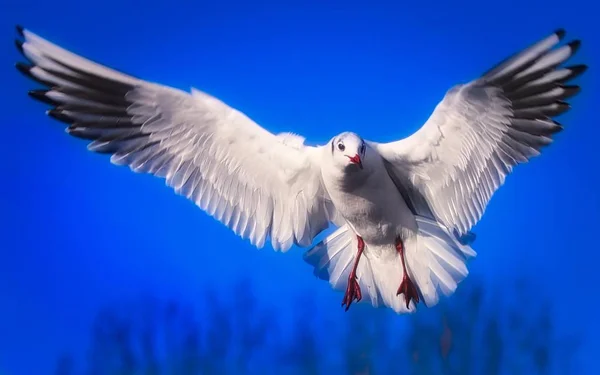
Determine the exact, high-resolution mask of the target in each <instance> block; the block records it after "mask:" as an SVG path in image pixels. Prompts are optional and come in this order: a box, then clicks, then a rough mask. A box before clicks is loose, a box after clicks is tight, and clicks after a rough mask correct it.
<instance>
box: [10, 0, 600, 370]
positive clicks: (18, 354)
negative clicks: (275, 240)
mask: <svg viewBox="0 0 600 375" xmlns="http://www.w3.org/2000/svg"><path fill="white" fill-rule="evenodd" d="M283 3H284V2H276V1H272V2H243V1H231V0H226V1H211V2H204V1H189V2H177V1H169V2H150V1H147V2H144V1H131V2H125V1H122V0H120V1H115V0H107V1H101V2H93V3H92V2H90V3H86V2H83V1H39V0H29V1H17V0H1V1H0V51H1V53H0V83H1V85H0V87H1V88H0V99H1V100H0V102H1V103H2V107H1V109H2V124H0V126H1V128H2V133H1V134H2V135H1V137H0V144H1V147H0V160H2V163H0V176H1V177H0V178H1V179H2V182H1V183H0V189H1V190H0V192H1V194H0V218H1V220H2V222H1V225H0V235H1V238H2V240H1V242H0V249H1V250H0V251H1V252H0V293H1V300H0V373H2V374H8V375H32V374H36V375H37V374H40V375H41V374H48V373H50V371H51V370H52V369H53V367H54V364H55V360H56V357H57V355H58V354H59V353H61V352H63V351H70V352H74V353H76V354H81V355H83V353H84V351H83V349H82V348H83V347H84V346H85V344H87V342H88V341H87V340H88V334H89V326H90V323H91V321H92V319H93V317H94V314H95V313H96V311H97V310H98V309H99V308H100V307H102V306H104V305H106V304H108V303H110V302H111V301H116V300H122V299H127V298H129V297H130V296H137V295H138V294H139V293H141V292H147V291H151V292H153V293H158V294H163V295H176V296H181V297H182V298H186V299H188V300H193V299H194V296H195V295H197V292H198V290H201V289H202V287H203V286H204V285H206V284H207V283H210V284H212V285H217V286H219V285H223V286H225V285H229V284H231V282H232V280H235V277H236V275H238V274H245V275H247V274H250V275H252V278H253V279H254V280H255V281H256V283H257V285H258V291H259V292H260V294H259V296H258V297H259V298H261V299H263V300H265V301H266V303H273V304H275V305H277V306H280V309H281V313H282V314H285V311H286V309H287V306H288V305H289V304H290V303H291V301H292V300H293V298H294V297H295V291H297V290H300V289H303V290H305V289H306V288H308V289H309V290H311V291H312V292H314V293H315V295H316V296H317V298H318V301H319V304H320V305H321V308H324V309H330V310H331V311H332V314H334V316H336V317H337V318H338V319H344V318H345V315H344V314H343V312H342V310H341V309H340V307H339V304H340V301H341V297H342V295H341V294H339V293H335V292H332V291H331V290H330V288H329V286H328V284H326V283H325V282H322V281H319V280H317V279H315V278H314V277H313V276H312V274H311V270H310V268H309V266H308V265H306V264H305V263H303V262H302V260H301V253H302V251H301V250H300V249H293V250H292V251H291V252H289V253H287V254H280V253H275V252H273V251H272V250H271V249H270V248H269V247H267V248H265V249H263V250H260V251H259V250H256V249H254V248H252V247H251V246H250V245H249V244H248V242H246V241H244V240H241V239H239V238H237V237H235V236H234V235H233V234H232V233H231V232H230V231H229V230H228V229H227V228H225V227H224V226H222V225H221V224H220V223H218V222H216V221H215V220H213V219H211V218H210V217H208V216H207V215H206V214H204V213H203V212H202V211H200V210H199V209H198V208H196V207H195V206H194V205H193V204H192V203H190V202H188V201H187V200H185V199H184V198H182V197H179V196H176V195H175V194H173V193H172V191H171V190H170V189H169V188H167V187H165V185H164V182H163V181H162V180H160V179H156V178H154V177H151V176H148V175H138V174H134V173H132V172H130V171H129V170H128V169H127V168H123V167H116V166H113V165H111V164H110V163H109V162H108V158H107V157H105V156H102V155H96V154H92V153H89V152H87V151H86V149H85V143H83V142H82V141H79V140H77V139H74V138H70V137H68V136H66V134H65V133H64V132H63V126H62V125H61V124H60V123H58V122H56V121H53V120H51V119H48V118H47V117H46V116H44V109H45V107H44V106H43V105H41V104H39V103H37V102H34V101H33V100H31V99H30V98H29V97H27V95H26V92H27V90H29V89H31V88H33V87H35V84H34V83H32V82H31V81H28V80H26V79H25V78H24V77H22V76H21V75H20V74H19V73H18V72H17V71H16V70H15V69H14V67H13V64H14V62H15V61H17V60H20V57H19V55H18V53H17V51H16V49H15V48H14V45H13V39H14V37H15V35H16V34H15V32H14V28H13V26H14V24H15V23H21V24H23V25H24V26H25V27H27V28H30V29H31V30H32V31H34V32H36V33H38V34H41V35H42V36H44V37H46V38H48V39H50V40H52V41H54V42H57V43H59V44H61V45H63V46H64V47H66V48H69V49H72V50H73V51H75V52H77V53H80V54H82V55H84V56H87V57H89V58H92V59H95V60H97V61H99V62H102V63H104V64H107V65H110V66H114V67H116V68H118V69H120V70H124V71H126V72H129V73H132V74H135V75H137V76H139V77H142V78H145V79H148V80H152V81H157V82H160V83H164V84H168V85H172V86H175V87H178V88H182V89H186V90H187V89H189V88H190V87H191V86H194V87H196V88H198V89H201V90H205V91H207V92H209V93H211V94H213V95H215V96H217V97H219V98H221V99H222V100H224V101H225V102H227V103H228V104H230V105H232V106H234V107H236V108H238V109H240V110H242V111H244V112H245V113H247V114H248V115H249V116H250V117H252V118H253V119H254V120H256V121H257V122H258V123H260V124H262V125H263V126H264V127H266V128H267V129H269V130H271V131H273V132H280V131H293V132H297V133H300V134H302V135H304V136H306V137H307V139H308V141H309V142H311V143H319V142H326V141H327V140H328V139H329V138H330V137H331V136H333V135H335V134H337V133H339V132H341V131H344V130H353V131H356V132H358V133H360V134H361V135H363V136H364V137H365V138H368V139H374V140H380V141H388V140H392V139H396V138H399V137H403V136H407V135H409V134H410V133H412V132H414V131H415V130H416V129H418V127H420V126H421V124H422V123H423V122H424V121H425V120H426V119H427V117H428V116H429V114H430V113H431V111H432V110H433V108H434V106H435V105H436V104H437V102H438V101H439V100H440V99H441V98H442V96H443V95H444V93H445V91H446V90H447V89H448V88H450V87H451V86H452V85H454V84H456V83H459V82H465V81H468V80H470V79H472V78H475V77H476V76H477V75H478V74H480V73H482V72H483V71H485V70H487V69H488V68H489V67H491V66H492V65H494V64H495V63H497V62H498V61H499V60H501V59H503V58H504V57H506V56H507V55H509V54H512V53H513V52H515V51H516V50H517V49H520V48H523V47H525V46H526V45H528V44H529V43H531V42H534V41H536V40H537V39H539V38H541V37H545V36H546V35H547V34H548V33H550V32H552V31H553V30H554V29H555V28H557V27H565V28H566V29H567V35H568V37H569V38H581V39H582V40H583V45H582V48H581V50H580V52H579V53H578V54H577V56H576V57H575V59H574V62H577V63H586V64H588V65H589V66H590V70H589V71H588V72H587V73H586V74H585V76H584V77H582V78H581V79H579V83H580V84H581V86H582V92H581V94H580V95H579V96H577V97H575V98H574V99H573V100H572V104H573V110H572V111H571V112H569V113H568V114H566V115H564V116H562V119H561V121H562V122H563V123H564V125H565V131H564V132H563V133H561V134H559V135H558V136H557V141H556V142H555V143H554V144H553V145H552V146H551V147H550V148H548V149H546V150H545V152H544V155H543V156H542V157H540V158H537V159H535V160H534V161H533V162H531V163H529V164H528V165H525V166H521V167H519V168H517V170H516V172H515V173H514V174H513V175H511V176H510V178H509V179H508V181H507V183H506V185H505V186H504V187H502V188H501V189H500V191H499V192H498V193H497V194H496V195H495V196H494V198H493V199H492V201H491V204H490V205H489V208H488V210H487V212H486V215H485V216H484V218H483V220H482V221H481V222H480V224H479V225H478V226H477V227H476V232H477V234H478V239H477V242H476V246H475V249H476V250H477V251H478V253H479V256H478V258H477V259H476V260H475V261H474V262H472V263H471V271H472V273H473V274H477V275H482V276H484V280H486V281H490V282H491V281H493V282H496V283H498V282H502V281H504V280H506V281H507V282H511V281H512V279H513V278H514V277H516V275H521V274H523V273H526V274H527V275H529V276H530V277H531V278H532V279H533V280H535V281H537V282H538V284H539V285H540V291H539V293H540V294H543V295H546V296H549V297H551V298H552V299H553V300H554V302H556V312H555V314H556V319H557V322H558V329H559V331H560V332H565V333H569V332H576V331H578V332H584V333H585V340H586V341H585V342H584V346H583V348H582V351H581V356H580V357H581V359H582V361H583V364H584V366H585V369H586V373H587V374H597V373H600V366H598V364H597V358H596V357H597V353H599V352H600V345H599V340H598V335H599V334H600V323H599V318H598V316H599V313H598V310H597V308H598V300H597V292H596V290H597V288H596V285H595V283H596V282H598V281H600V278H599V276H598V273H599V272H598V263H597V259H598V255H597V253H598V246H597V240H596V238H597V234H598V230H599V229H598V228H599V226H598V224H599V220H598V214H599V213H600V198H599V197H598V188H599V182H598V181H599V179H598V175H597V171H598V164H599V161H600V159H599V157H598V149H597V148H598V146H597V140H598V139H599V138H600V126H599V124H598V120H597V109H598V102H599V100H600V92H599V91H598V83H599V75H598V70H599V67H600V52H599V47H600V35H599V33H598V31H599V27H598V26H597V23H598V20H597V16H595V15H597V11H596V8H597V5H594V4H593V2H592V1H585V0H573V1H569V2H564V1H558V0H549V1H548V0H545V1H541V0H535V1H528V2H527V4H526V5H525V4H523V2H522V1H514V0H508V1H490V2H489V3H488V2H483V1H480V0H477V1H473V0H471V1H462V2H456V1H453V2H448V1H445V0H439V1H421V2H407V3H406V4H403V5H392V4H393V3H394V2H391V1H390V2H389V3H384V2H378V3H375V2H362V3H346V2H339V3H337V4H334V3H330V4H322V2H320V1H314V0H311V1H303V2H300V1H294V2H291V1H288V2H285V3H286V4H285V5H284V4H283ZM396 3H400V2H396ZM402 3H404V2H402ZM509 292H510V290H509ZM397 319H399V320H402V319H404V317H398V318H397ZM594 354H596V357H595V356H594ZM32 359H33V360H32ZM3 371H4V372H3Z"/></svg>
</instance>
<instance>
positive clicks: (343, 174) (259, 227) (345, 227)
mask: <svg viewBox="0 0 600 375" xmlns="http://www.w3.org/2000/svg"><path fill="white" fill-rule="evenodd" d="M17 30H18V33H19V35H20V38H22V39H18V40H17V47H18V49H19V51H20V52H21V53H22V54H23V55H24V56H25V57H26V58H27V60H28V61H29V63H28V64H25V63H18V64H17V69H18V70H19V71H21V72H22V73H23V74H25V75H26V76H27V77H29V78H31V79H33V80H34V81H36V82H38V83H40V84H42V85H43V86H44V89H40V90H33V91H30V92H29V94H30V96H31V97H33V98H35V99H37V100H39V101H42V102H44V103H46V104H49V105H50V106H51V107H52V109H50V110H49V111H48V112H47V113H48V115H49V116H51V117H53V118H55V119H57V120H59V121H61V122H64V123H67V124H68V125H69V126H68V128H67V129H66V131H67V133H68V134H70V135H72V136H74V137H77V138H81V139H85V140H88V141H91V142H90V143H89V144H88V149H89V150H90V151H94V152H98V153H105V154H109V155H111V157H110V161H111V162H112V163H113V164H116V165H126V166H129V168H131V169H132V170H133V171H136V172H143V173H150V174H153V175H155V176H157V177H161V178H164V179H165V181H166V183H167V185H168V186H170V187H172V188H173V190H174V191H175V192H176V193H177V194H180V195H183V196H185V197H187V198H188V199H190V200H191V201H193V202H194V203H195V204H196V205H198V207H200V208H201V209H202V210H204V211H206V212H207V213H208V214H209V215H211V216H212V217H214V218H215V219H217V220H219V221H221V222H222V223H223V224H225V225H227V226H228V227H229V228H231V229H232V230H233V231H234V232H235V233H236V234H238V235H239V236H241V237H243V238H247V239H249V241H250V242H251V243H252V244H253V245H255V246H256V247H263V246H265V244H266V243H267V241H269V240H270V242H271V245H272V247H273V248H274V249H275V250H281V251H287V250H288V249H290V248H291V247H292V246H293V245H298V246H302V247H308V246H311V245H312V244H313V240H314V238H315V237H316V236H317V235H318V234H319V233H321V232H322V231H323V230H325V229H327V228H328V227H329V226H330V225H331V224H333V225H335V226H336V227H337V229H336V230H335V231H334V232H332V233H331V234H329V235H328V236H327V237H326V238H324V239H323V240H322V241H320V242H319V243H317V244H316V245H314V246H313V247H312V248H310V249H309V250H308V251H307V252H306V253H305V255H304V259H305V260H306V262H307V263H309V264H310V265H311V266H312V267H313V268H314V273H315V275H317V276H318V277H319V278H322V279H324V280H327V281H328V282H329V283H330V284H331V285H332V287H333V288H335V289H336V290H341V291H344V290H345V295H344V299H343V305H345V306H346V309H348V308H349V306H350V304H351V303H352V302H353V301H354V300H357V301H361V300H362V301H368V302H370V303H371V304H372V305H373V306H386V307H389V308H391V309H393V310H394V311H395V312H397V313H405V312H413V311H415V309H416V306H417V304H418V303H419V302H420V301H421V300H422V301H423V302H424V303H425V304H426V305H427V306H433V305H435V304H436V303H437V302H438V301H439V298H440V296H441V295H442V294H443V295H446V296H448V295H451V294H452V293H453V292H454V291H455V290H456V288H457V285H458V283H459V282H460V281H461V280H463V279H464V278H465V277H466V276H467V274H468V270H467V261H468V259H470V258H472V257H473V256H475V255H476V253H475V251H474V250H473V249H472V248H471V246H470V244H469V243H466V242H465V241H464V239H465V238H473V236H474V235H473V233H472V232H471V229H472V228H473V226H474V225H475V224H476V223H477V222H478V221H479V220H480V219H481V217H482V216H483V213H484V211H485V208H486V206H487V204H488V202H489V200H490V199H491V197H492V195H493V194H494V192H495V191H496V190H497V189H498V188H499V187H500V186H501V185H502V184H503V183H504V181H505V178H506V176H507V175H508V174H510V173H511V171H512V170H513V168H514V167H515V166H516V165H518V164H523V163H525V162H527V161H528V160H530V159H531V158H532V157H534V156H537V155H539V154H540V152H541V150H542V148H543V147H545V146H547V145H549V144H550V143H551V142H552V141H553V137H554V135H555V134H556V133H557V132H558V131H560V130H561V129H562V126H561V125H560V124H559V123H558V122H556V121H555V120H554V119H553V117H555V116H558V115H560V114H561V113H564V112H565V111H567V110H568V109H569V108H570V106H569V105H568V104H567V103H566V102H565V100H566V99H567V98H569V97H571V96H573V95H575V94H576V93H577V92H578V91H579V87H578V86H574V85H567V84H566V83H567V82H568V81H570V80H572V79H573V78H575V77H577V76H579V75H580V74H582V73H583V72H584V71H585V70H586V67H585V66H584V65H572V66H568V67H561V64H562V63H563V62H565V61H566V60H568V59H569V58H570V57H571V56H572V55H573V54H574V53H575V52H576V51H577V49H578V48H579V44H580V43H579V41H573V42H571V43H568V44H566V45H563V46H560V47H557V45H558V44H559V42H560V41H561V40H562V39H563V38H564V36H565V32H564V30H562V29H561V30H557V31H556V32H554V33H553V34H551V35H549V36H548V37H546V38H544V39H542V40H540V41H538V42H537V43H535V44H533V45H531V46H530V47H529V48H526V49H524V50H522V51H520V52H519V53H517V54H515V55H513V56H512V57H510V58H508V59H506V60H504V61H502V62H501V63H499V64H498V65H497V66H496V67H494V68H493V69H491V70H489V71H488V72H486V73H484V74H483V75H482V76H480V77H479V78H477V79H474V80H473V81H471V82H469V83H466V84H461V85H457V86H455V87H453V88H451V89H450V90H448V92H447V93H446V95H445V97H444V99H443V100H442V101H440V103H439V104H438V105H437V106H436V108H435V109H434V111H433V113H432V114H431V116H430V117H429V119H428V120H427V122H426V123H425V124H424V125H423V126H422V127H421V128H420V129H419V130H418V131H417V132H415V133H414V134H413V135H411V136H409V137H407V138H404V139H401V140H398V141H395V142H389V143H378V142H373V141H367V140H364V139H363V138H362V137H360V136H359V135H358V134H356V133H351V132H345V133H342V134H339V135H337V136H335V137H333V138H332V139H331V140H330V141H329V142H328V143H327V144H325V145H321V146H308V145H305V144H304V138H302V137H301V136H298V135H295V134H292V133H283V134H278V135H275V134H272V133H270V132H269V131H267V130H266V129H264V128H262V127H261V126H259V125H258V124H256V123H255V122H254V121H253V120H252V119H250V118H249V117H248V116H246V115H245V114H243V113H241V112H240V111H238V110H236V109H234V108H231V107H230V106H228V105H227V104H225V103H223V102H222V101H220V100H218V99H217V98H214V97H212V96H210V95H209V94H207V93H204V92H202V91H199V90H195V89H192V91H191V92H190V93H187V92H184V91H181V90H177V89H174V88H170V87H166V86H163V85H160V84H156V83H152V82H148V81H144V80H141V79H138V78H136V77H133V76H130V75H127V74H124V73H121V72H118V71H115V70H112V69H110V68H108V67H106V66H103V65H100V64H97V63H94V62H92V61H90V60H87V59H85V58H83V57H81V56H78V55H76V54H74V53H72V52H69V51H67V50H65V49H63V48H61V47H59V46H57V45H55V44H52V43H51V42H49V41H47V40H45V39H43V38H41V37H40V36H38V35H36V34H34V33H32V32H31V31H29V30H26V29H24V28H22V27H18V28H17Z"/></svg>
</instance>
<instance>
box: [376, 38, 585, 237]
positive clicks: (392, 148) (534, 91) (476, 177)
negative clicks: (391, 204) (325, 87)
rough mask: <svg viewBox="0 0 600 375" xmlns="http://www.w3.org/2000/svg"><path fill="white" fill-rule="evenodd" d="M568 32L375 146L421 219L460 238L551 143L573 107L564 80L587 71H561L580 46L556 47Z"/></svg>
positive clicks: (458, 90) (455, 91) (571, 90)
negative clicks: (406, 132) (514, 174)
mask: <svg viewBox="0 0 600 375" xmlns="http://www.w3.org/2000/svg"><path fill="white" fill-rule="evenodd" d="M564 35H565V33H564V31H563V30H558V31H556V32H555V33H554V34H552V35H550V36H548V37H547V38H545V39H543V40H541V41H539V42H537V43H535V44H533V45H532V46H530V47H529V48H527V49H525V50H523V51H521V52H519V53H517V54H515V55H514V56H512V57H511V58H509V59H507V60H505V61H504V62H502V63H500V64H499V65H498V66H497V67H495V68H494V69H492V70H490V71H488V72H487V73H485V74H484V75H482V76H481V77H480V78H478V79H476V80H474V81H471V82H470V83H468V84H465V85H458V86H456V87H454V88H452V89H451V90H449V91H448V92H447V93H446V96H445V97H444V99H443V100H442V101H441V102H440V103H439V104H438V105H437V107H436V108H435V110H434V112H433V113H432V115H431V116H430V117H429V119H428V120H427V122H426V123H425V125H423V127H421V129H419V130H418V131H417V132H416V133H414V134H413V135H411V136H410V137H408V138H405V139H402V140H399V141H396V142H391V143H385V144H383V143H372V146H373V147H375V148H376V149H377V150H378V151H379V153H380V154H381V155H382V156H383V158H384V159H385V160H386V165H387V167H388V171H389V172H390V175H392V177H393V178H394V180H395V181H396V184H397V185H398V187H399V189H400V190H401V192H402V193H403V194H404V196H405V199H406V200H407V201H408V203H409V204H410V205H411V207H412V209H413V211H414V212H415V213H416V214H419V215H424V216H429V217H431V218H434V219H436V220H438V221H439V222H441V223H442V224H444V225H445V226H446V227H448V228H449V229H450V230H452V231H454V232H455V233H456V234H457V235H458V236H463V235H464V234H466V233H467V232H468V231H469V230H470V229H471V228H472V227H473V226H474V225H475V224H476V223H477V222H478V221H479V219H480V218H481V216H482V215H483V212H484V210H485V208H486V206H487V204H488V202H489V200H490V198H491V197H492V195H493V194H494V192H495V191H496V190H497V189H498V188H499V187H500V186H501V185H502V184H503V183H504V180H505V178H506V176H507V175H508V174H509V173H510V172H511V171H512V169H513V167H515V166H516V165H518V164H520V163H524V162H526V161H528V160H529V159H530V158H532V157H534V156H536V155H538V154H539V153H540V150H541V149H542V147H544V146H546V145H548V144H550V143H551V142H552V136H553V135H554V134H555V133H556V132H558V131H560V130H561V129H562V128H561V126H560V125H559V124H558V123H557V122H556V121H554V120H553V119H552V118H553V117H554V116H557V115H559V114H561V113H563V112H565V111H566V110H568V109H569V108H570V107H569V105H568V104H567V103H565V102H564V100H565V99H566V98H568V97H570V96H572V95H574V94H576V93H577V92H578V91H579V87H578V86H568V85H565V82H567V81H568V80H571V79H573V78H574V77H575V76H577V75H579V74H581V73H582V72H583V71H585V69H586V67H585V66H584V65H576V66H570V67H564V68H560V67H559V65H560V64H562V63H563V62H564V61H566V60H567V59H569V58H570V57H571V56H572V55H573V54H574V53H575V52H576V50H577V49H578V47H579V44H580V43H579V41H573V42H571V43H568V44H566V45H564V46H561V47H558V48H554V47H555V46H556V45H557V44H558V43H559V42H560V41H561V39H563V37H564ZM553 48H554V49H553Z"/></svg>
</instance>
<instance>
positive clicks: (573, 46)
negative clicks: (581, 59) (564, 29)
mask: <svg viewBox="0 0 600 375" xmlns="http://www.w3.org/2000/svg"><path fill="white" fill-rule="evenodd" d="M567 45H568V46H569V47H570V48H571V54H574V53H575V52H577V51H578V50H579V47H581V40H579V39H576V40H574V41H572V42H569V43H568V44H567Z"/></svg>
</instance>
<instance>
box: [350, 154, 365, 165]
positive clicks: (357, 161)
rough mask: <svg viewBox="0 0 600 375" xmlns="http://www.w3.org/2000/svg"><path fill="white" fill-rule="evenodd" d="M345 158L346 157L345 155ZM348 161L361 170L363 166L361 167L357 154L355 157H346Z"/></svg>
mask: <svg viewBox="0 0 600 375" xmlns="http://www.w3.org/2000/svg"><path fill="white" fill-rule="evenodd" d="M346 156H348V155H346ZM348 159H350V161H351V162H352V163H354V164H356V165H358V167H359V168H360V169H362V168H363V166H362V161H361V160H360V156H358V154H356V155H354V156H348Z"/></svg>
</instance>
